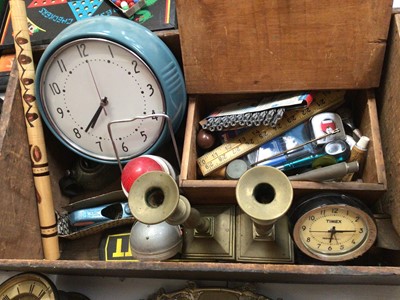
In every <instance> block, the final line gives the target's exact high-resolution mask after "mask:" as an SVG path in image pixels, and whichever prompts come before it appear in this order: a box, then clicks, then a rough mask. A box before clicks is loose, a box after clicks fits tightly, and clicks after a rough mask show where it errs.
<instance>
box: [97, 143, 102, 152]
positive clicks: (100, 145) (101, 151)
mask: <svg viewBox="0 0 400 300" xmlns="http://www.w3.org/2000/svg"><path fill="white" fill-rule="evenodd" d="M96 144H97V145H99V149H100V151H101V152H103V147H101V142H100V141H98V142H96Z"/></svg>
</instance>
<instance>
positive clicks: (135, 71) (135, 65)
mask: <svg viewBox="0 0 400 300" xmlns="http://www.w3.org/2000/svg"><path fill="white" fill-rule="evenodd" d="M132 66H133V72H134V73H135V74H138V73H140V71H139V70H138V62H137V61H136V60H132Z"/></svg>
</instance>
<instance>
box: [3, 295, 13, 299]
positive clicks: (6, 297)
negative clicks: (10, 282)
mask: <svg viewBox="0 0 400 300" xmlns="http://www.w3.org/2000/svg"><path fill="white" fill-rule="evenodd" d="M3 300H11V299H10V297H8V296H7V295H5V296H4V297H3Z"/></svg>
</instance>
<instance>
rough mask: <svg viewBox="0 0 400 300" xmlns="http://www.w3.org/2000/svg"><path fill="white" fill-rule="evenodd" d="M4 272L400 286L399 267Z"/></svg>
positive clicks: (4, 265)
mask: <svg viewBox="0 0 400 300" xmlns="http://www.w3.org/2000/svg"><path fill="white" fill-rule="evenodd" d="M0 269H1V270H10V271H30V270H31V271H32V270H33V271H36V272H43V273H48V274H68V275H79V276H115V277H119V278H123V277H138V278H170V279H183V278H184V279H186V280H223V281H243V280H245V281H246V282H251V281H257V282H282V283H285V282H291V283H318V284H322V283H328V284H332V283H335V284H374V285H398V284H400V268H398V267H385V266H380V267H365V266H345V265H341V266H339V265H335V266H333V265H331V266H329V265H281V264H252V263H224V262H220V263H217V262H215V263H211V262H210V263H207V262H101V261H88V260H76V261H63V260H59V261H52V262H49V261H43V260H42V261H40V260H1V259H0Z"/></svg>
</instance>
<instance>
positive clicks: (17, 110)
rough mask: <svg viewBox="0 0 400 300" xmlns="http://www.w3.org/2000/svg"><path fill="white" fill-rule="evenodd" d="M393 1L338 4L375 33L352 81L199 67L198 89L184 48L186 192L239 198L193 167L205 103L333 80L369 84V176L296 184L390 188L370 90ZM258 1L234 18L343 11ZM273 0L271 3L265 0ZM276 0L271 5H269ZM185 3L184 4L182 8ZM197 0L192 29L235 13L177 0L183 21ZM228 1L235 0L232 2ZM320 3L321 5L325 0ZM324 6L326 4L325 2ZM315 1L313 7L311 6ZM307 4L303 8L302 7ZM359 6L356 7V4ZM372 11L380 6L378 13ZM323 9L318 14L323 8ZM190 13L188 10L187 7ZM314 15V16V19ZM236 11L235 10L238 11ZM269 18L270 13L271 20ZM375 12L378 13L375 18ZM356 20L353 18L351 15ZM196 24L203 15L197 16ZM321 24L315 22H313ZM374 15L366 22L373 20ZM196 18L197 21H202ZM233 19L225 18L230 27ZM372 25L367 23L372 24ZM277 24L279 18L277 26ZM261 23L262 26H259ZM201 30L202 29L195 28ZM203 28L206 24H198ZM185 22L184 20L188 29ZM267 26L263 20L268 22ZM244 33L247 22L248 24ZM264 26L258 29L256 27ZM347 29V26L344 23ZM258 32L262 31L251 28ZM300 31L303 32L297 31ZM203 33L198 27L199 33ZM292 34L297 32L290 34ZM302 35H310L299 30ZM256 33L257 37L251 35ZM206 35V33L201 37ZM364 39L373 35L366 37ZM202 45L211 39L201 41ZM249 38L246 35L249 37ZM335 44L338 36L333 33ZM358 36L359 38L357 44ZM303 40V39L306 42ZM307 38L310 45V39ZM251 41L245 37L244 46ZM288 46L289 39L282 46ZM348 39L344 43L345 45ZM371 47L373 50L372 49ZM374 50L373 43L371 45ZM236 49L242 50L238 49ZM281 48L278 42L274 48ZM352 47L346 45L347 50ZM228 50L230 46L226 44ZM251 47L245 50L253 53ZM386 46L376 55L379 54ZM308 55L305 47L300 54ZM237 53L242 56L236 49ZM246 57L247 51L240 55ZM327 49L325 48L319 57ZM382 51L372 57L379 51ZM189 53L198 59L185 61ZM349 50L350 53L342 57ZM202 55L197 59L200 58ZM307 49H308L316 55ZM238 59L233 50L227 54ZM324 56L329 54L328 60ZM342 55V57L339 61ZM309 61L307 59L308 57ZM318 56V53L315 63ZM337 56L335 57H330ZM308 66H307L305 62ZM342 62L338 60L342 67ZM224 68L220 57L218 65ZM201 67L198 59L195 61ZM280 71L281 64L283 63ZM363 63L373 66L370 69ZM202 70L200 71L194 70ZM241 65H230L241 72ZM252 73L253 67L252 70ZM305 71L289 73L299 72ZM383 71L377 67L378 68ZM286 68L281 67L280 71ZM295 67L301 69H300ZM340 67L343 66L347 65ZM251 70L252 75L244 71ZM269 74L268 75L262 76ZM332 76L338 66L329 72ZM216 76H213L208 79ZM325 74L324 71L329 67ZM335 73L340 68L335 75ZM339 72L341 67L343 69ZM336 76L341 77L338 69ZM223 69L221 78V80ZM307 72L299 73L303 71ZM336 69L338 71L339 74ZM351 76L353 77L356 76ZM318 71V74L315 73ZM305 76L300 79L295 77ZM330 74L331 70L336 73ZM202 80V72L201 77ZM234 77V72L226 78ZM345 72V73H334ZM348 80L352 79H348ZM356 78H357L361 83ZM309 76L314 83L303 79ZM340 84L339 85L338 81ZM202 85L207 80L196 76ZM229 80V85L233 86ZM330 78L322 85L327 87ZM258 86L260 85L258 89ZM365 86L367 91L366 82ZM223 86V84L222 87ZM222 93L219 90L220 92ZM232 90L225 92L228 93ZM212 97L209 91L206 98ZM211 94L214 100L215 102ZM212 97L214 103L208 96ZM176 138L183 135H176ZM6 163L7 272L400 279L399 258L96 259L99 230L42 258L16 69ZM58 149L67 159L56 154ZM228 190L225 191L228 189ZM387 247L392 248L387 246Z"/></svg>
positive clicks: (3, 259) (0, 237) (205, 199)
mask: <svg viewBox="0 0 400 300" xmlns="http://www.w3.org/2000/svg"><path fill="white" fill-rule="evenodd" d="M220 2H221V3H225V2H226V3H228V1H220ZM389 2H390V1H368V2H367V3H368V4H365V1H346V4H344V5H346V6H345V8H343V9H341V10H340V12H341V13H342V14H343V13H345V12H346V13H345V14H344V15H345V17H346V18H348V22H347V23H345V24H346V26H344V25H343V24H342V29H343V26H344V27H346V28H348V27H349V26H350V27H351V26H352V25H354V24H355V25H354V26H356V30H355V32H354V34H353V35H352V37H353V38H356V39H357V38H360V39H361V36H362V37H365V36H366V35H365V34H364V33H368V34H369V33H371V32H374V34H372V35H373V38H372V39H369V38H366V39H365V40H363V41H365V47H368V46H369V47H372V48H366V49H368V50H367V52H368V53H369V54H368V55H366V56H365V55H364V54H362V55H363V57H364V58H366V57H367V58H368V59H360V61H361V60H362V61H363V63H360V62H358V63H356V62H355V61H356V60H357V59H355V60H354V61H353V60H352V58H351V56H352V55H351V54H350V53H347V54H348V57H347V54H346V55H345V56H346V57H347V61H346V63H344V64H343V66H342V67H340V66H339V68H343V69H340V70H341V71H344V70H345V68H346V69H347V68H348V64H353V63H354V69H352V70H353V71H354V70H356V71H354V76H355V77H354V78H353V79H354V80H353V81H351V83H349V82H348V81H347V80H345V79H343V81H342V83H339V82H334V81H330V83H329V78H326V80H327V81H324V82H323V81H322V80H320V81H319V82H316V83H315V84H314V83H313V82H312V80H311V78H310V76H311V77H312V74H311V73H312V72H311V66H310V67H309V70H308V72H307V73H308V78H307V79H305V77H304V80H303V79H301V80H299V81H298V80H295V79H294V78H291V79H290V80H287V81H286V82H284V81H282V84H281V85H279V84H280V83H279V81H278V80H275V81H274V83H273V84H272V83H271V84H269V79H267V77H264V78H262V81H261V82H260V84H259V85H258V83H257V82H256V81H251V82H253V83H254V84H253V85H250V89H247V88H245V86H249V85H248V84H247V83H245V84H243V85H242V86H241V87H238V88H237V89H235V88H234V87H235V86H236V84H238V82H237V81H236V79H235V80H234V81H229V80H228V81H227V80H226V78H230V77H227V76H225V74H223V73H220V74H211V73H210V74H207V70H197V71H199V72H201V73H199V74H202V75H201V76H200V77H202V78H203V79H204V82H203V83H204V89H202V90H197V91H196V90H195V89H194V86H196V85H197V84H195V85H193V82H194V81H193V80H195V81H196V79H193V80H191V79H190V76H197V75H193V74H192V75H190V72H191V71H188V70H189V69H188V64H190V62H191V61H192V62H195V61H197V57H196V55H195V54H196V51H194V50H193V51H194V52H193V53H191V54H190V55H187V53H182V54H183V59H184V61H183V62H184V66H185V69H184V70H185V73H186V78H187V83H188V91H189V93H190V97H189V107H188V122H187V124H186V125H187V127H186V128H184V130H185V139H184V141H183V138H182V141H183V142H184V147H183V150H182V151H183V155H182V169H181V178H180V185H181V188H182V190H183V192H184V194H187V196H188V198H189V199H190V200H191V201H192V202H193V204H200V203H214V202H215V201H221V202H228V203H234V201H235V199H234V198H232V197H231V196H230V193H232V191H233V189H234V185H235V182H227V181H205V180H204V181H203V180H200V179H199V178H198V177H197V175H196V165H195V158H196V156H197V153H196V147H195V144H194V136H195V134H196V131H197V121H198V118H199V117H200V116H201V114H202V113H203V111H202V110H206V109H208V108H209V105H214V104H217V103H222V102H223V101H226V99H237V97H243V94H244V93H255V92H257V93H260V92H264V91H272V90H276V91H278V90H291V89H294V88H299V89H301V87H303V89H308V88H318V89H328V88H339V87H341V88H346V89H347V88H349V89H352V88H355V87H357V88H363V90H359V91H356V92H355V97H354V99H352V100H351V101H354V105H356V106H357V107H358V108H359V110H358V113H357V125H359V126H360V128H361V129H362V130H363V131H364V132H365V134H368V135H370V136H371V137H372V143H371V148H372V151H371V152H369V154H368V158H367V166H366V169H368V171H367V172H366V173H364V174H363V180H364V182H363V183H349V184H344V183H343V185H342V184H332V185H331V184H318V183H307V185H306V187H305V188H304V189H303V188H301V189H300V184H299V185H298V186H297V188H296V186H295V189H296V190H297V192H298V193H299V192H302V191H303V192H304V191H305V192H307V191H317V190H325V189H328V190H341V191H342V190H346V189H348V190H350V191H352V192H354V193H356V194H360V195H371V197H372V198H377V197H378V195H380V194H382V193H383V192H384V191H385V189H386V180H385V172H384V166H383V158H382V149H381V143H380V133H379V126H378V118H377V112H376V102H375V98H374V94H373V91H372V90H365V89H368V88H371V87H374V86H376V85H377V84H378V82H379V72H380V70H379V68H380V66H381V64H382V60H383V57H382V55H383V51H384V48H385V40H386V31H387V26H388V20H387V19H388V18H389V16H390V7H389V6H390V5H389ZM260 3H261V1H258V2H257V1H246V2H238V3H235V6H233V5H232V8H235V9H237V10H238V11H237V12H235V16H236V17H237V19H238V20H240V17H241V16H242V14H246V13H245V11H243V10H242V9H244V7H245V6H246V7H247V6H248V7H250V8H252V9H254V11H255V12H257V13H255V16H256V15H257V16H258V19H257V20H260V19H262V20H263V21H265V20H266V17H267V16H268V14H269V13H268V12H266V9H267V8H270V7H268V5H276V7H274V9H275V13H276V15H275V18H273V19H272V20H271V22H272V23H271V24H272V25H273V24H274V22H278V21H279V20H280V21H279V22H282V23H279V22H278V23H279V24H280V26H281V25H284V22H283V20H284V19H289V20H292V21H293V22H294V23H292V27H291V28H292V29H293V28H297V25H299V24H307V22H308V24H310V26H311V28H313V26H315V24H316V23H315V22H317V20H319V22H320V23H321V22H323V20H324V18H327V20H328V21H327V24H329V23H334V22H333V21H334V19H335V18H336V17H340V16H341V14H339V13H336V9H337V7H336V6H337V5H335V3H333V2H332V3H331V1H323V3H320V1H301V2H300V3H301V4H302V5H303V7H300V4H298V3H299V1H289V2H287V1H286V2H285V3H283V2H279V4H278V2H277V1H275V2H271V1H263V4H262V5H263V7H261V8H257V7H258V5H261V4H260ZM267 3H270V4H267ZM271 3H274V4H271ZM185 4H186V6H187V7H186V6H185ZM198 4H204V5H207V6H206V7H203V13H204V14H207V15H208V16H209V18H208V19H205V20H203V21H204V23H202V24H199V25H198V26H197V25H196V27H194V28H193V30H194V31H196V30H200V31H199V33H200V32H201V30H205V31H206V32H212V31H213V26H212V25H211V24H208V23H209V22H215V20H220V18H221V16H223V15H229V14H230V13H232V9H231V10H230V11H229V12H228V10H227V8H229V7H228V4H225V5H226V6H223V7H222V6H221V5H222V4H220V3H218V1H210V0H207V1H196V2H193V1H185V0H179V1H177V5H178V17H179V16H180V20H182V21H183V19H182V13H183V11H184V10H188V12H189V11H190V10H189V8H190V7H189V6H190V5H194V6H197V5H198ZM229 4H230V5H231V2H230V1H229ZM323 4H324V5H323ZM328 4H330V5H329V6H328ZM314 5H315V6H314ZM277 8H279V9H282V14H280V13H278V12H277V11H276V9H277ZM300 8H301V9H300ZM346 8H347V9H351V12H350V11H349V12H348V11H347V10H346ZM359 9H360V10H359ZM299 13H300V16H301V15H302V14H306V15H307V16H310V20H307V22H306V21H304V22H303V19H302V18H301V17H300V16H299V15H298V14H299ZM374 13H375V14H374ZM319 14H322V16H320V15H319ZM189 15H190V14H189ZM314 17H316V18H317V19H313V18H314ZM235 19H236V18H235ZM268 20H269V19H268ZM371 20H372V21H371ZM220 21H221V22H222V23H221V24H223V22H224V21H222V20H220ZM353 21H354V22H353ZM367 21H371V22H372V23H373V25H371V26H366V28H368V29H366V28H365V27H364V26H365V24H364V25H363V26H362V25H361V24H362V23H365V22H367ZM196 22H197V21H196ZM192 23H193V24H194V23H195V22H194V20H193V22H192ZM317 23H318V22H317ZM367 23H368V22H367ZM196 24H197V23H196ZM230 24H231V23H226V30H228V27H229V26H230ZM261 24H263V23H262V22H261V23H257V22H254V23H249V24H248V25H245V24H243V23H242V24H241V25H240V27H245V28H246V29H247V28H254V27H255V26H258V25H261ZM368 24H369V23H368ZM200 25H203V26H204V28H203V29H201V28H200V27H201V26H200ZM275 25H276V24H275ZM182 26H184V22H182ZM263 27H264V26H263ZM333 27H334V30H333V38H332V40H334V39H336V41H335V42H339V41H338V40H337V37H340V36H341V34H340V33H339V32H337V31H335V30H337V29H338V27H336V29H335V26H333ZM196 28H197V29H196ZM199 28H200V29H199ZM305 28H307V27H303V29H301V30H299V32H297V33H302V34H303V35H304V34H305V35H306V36H309V37H310V39H311V37H312V36H314V33H315V32H314V33H313V31H312V30H311V31H308V32H307V31H304V29H305ZM328 28H331V27H330V26H327V27H326V30H328ZM183 29H184V28H183ZM264 29H266V27H264ZM289 29H290V28H289V27H285V26H283V28H282V32H278V33H282V34H284V35H285V34H286V30H288V31H287V32H289V33H290V30H289ZM274 30H278V31H279V27H277V26H275V29H274ZM246 31H247V30H246ZM378 31H379V32H380V33H379V34H378V35H375V34H376V33H377V32H378ZM182 33H183V35H181V34H180V33H179V35H178V32H177V31H174V32H173V33H168V34H165V33H162V32H160V33H159V35H160V36H161V37H162V38H163V40H164V41H166V43H167V44H168V45H169V46H170V47H171V49H173V52H174V53H175V54H176V55H177V56H180V50H181V49H180V47H179V38H181V39H182V38H184V39H188V38H189V40H187V41H186V40H185V41H182V40H181V45H182V47H183V49H185V45H184V44H185V43H187V44H190V43H191V42H190V41H192V42H193V41H194V40H195V37H196V33H195V32H194V33H193V36H192V38H190V37H188V36H187V34H185V33H184V31H183V32H182ZM235 33H241V34H242V36H239V35H237V40H238V41H242V40H243V37H244V36H246V35H245V31H243V32H242V31H237V32H235ZM259 33H260V34H261V32H259ZM341 33H343V31H341ZM254 34H256V32H255V33H254ZM296 36H297V34H296ZM198 37H200V35H199V36H198ZM292 37H293V36H292ZM303 37H304V36H303ZM253 38H254V36H253ZM351 40H352V39H350V38H347V42H351ZM199 41H201V39H199ZM368 41H369V42H370V43H368ZM203 42H204V43H205V42H206V41H205V40H203ZM287 42H288V44H287V45H286V46H288V45H290V41H289V40H288V41H287ZM311 42H312V40H309V41H307V42H306V44H301V43H299V41H297V42H296V39H294V40H293V43H294V44H293V45H296V46H299V45H300V46H299V47H300V48H296V49H299V51H300V50H302V51H304V50H305V49H306V48H307V47H308V45H309V43H311ZM247 43H249V41H247ZM332 43H333V41H332ZM354 43H355V44H354V45H356V46H357V47H358V46H359V47H361V44H362V42H360V40H358V41H354ZM360 43H361V44H360ZM301 45H303V46H302V47H301ZM306 45H307V47H306ZM248 46H249V45H248ZM282 46H283V45H282ZM341 46H342V47H343V46H344V44H342V45H341ZM374 47H375V48H374ZM226 49H227V47H225V48H224V49H221V52H222V53H221V52H220V53H218V55H216V53H214V52H213V51H212V52H211V53H210V55H211V56H212V55H215V56H214V57H213V62H212V64H210V65H209V70H212V69H213V67H214V66H215V65H217V66H218V64H219V63H220V62H221V63H222V61H220V60H219V59H218V57H219V58H220V59H222V57H223V56H224V51H223V50H226ZM372 49H375V50H372ZM235 50H238V48H237V47H236V48H235ZM274 50H276V49H273V50H272V51H274ZM346 51H350V49H347V50H346ZM229 53H231V55H233V53H232V52H230V51H229ZM251 53H252V52H250V53H248V54H249V55H252V54H251ZM285 53H286V54H285V55H286V56H285V57H284V58H282V59H283V60H281V62H278V61H276V62H275V63H276V65H275V67H274V68H277V66H278V65H279V64H280V63H282V64H284V65H286V67H287V68H289V67H291V68H292V67H293V65H295V60H296V61H297V58H299V57H302V54H301V53H300V52H298V53H296V56H295V57H293V58H292V61H291V63H290V64H289V63H285V62H284V61H285V59H286V58H290V57H289V56H290V55H291V54H290V52H285ZM330 53H331V55H332V56H330V55H329V53H328V54H327V56H326V59H327V60H329V61H330V57H333V56H334V53H333V52H330ZM378 53H380V54H378ZM303 54H304V52H303ZM319 54H320V56H319V57H320V59H321V58H323V56H324V55H325V54H326V53H325V54H324V51H322V50H321V52H320V53H319ZM238 55H239V54H238ZM240 55H243V54H240ZM321 55H322V56H321ZM375 55H376V56H375ZM189 57H192V58H193V60H191V59H189V60H188V58H189ZM340 57H341V58H343V57H344V56H340ZM198 58H200V57H198ZM310 58H311V56H309V57H308V59H310ZM229 59H231V60H232V61H233V60H234V59H235V57H229ZM322 61H323V59H322ZM335 61H336V63H337V60H335ZM366 61H368V62H369V63H371V64H368V66H366V65H364V63H365V62H366ZM308 62H309V63H311V60H309V61H308ZM317 62H321V60H319V61H314V63H317ZM330 62H332V61H330ZM242 63H243V66H245V64H246V63H245V62H244V61H243V62H242ZM305 65H306V64H302V65H301V66H302V67H304V66H305ZM338 65H339V64H337V65H336V66H338ZM221 66H222V65H221ZM321 67H322V65H321ZM196 68H197V67H196ZM252 68H257V65H252ZM324 69H325V70H329V69H330V67H329V66H325V67H324ZM361 69H363V70H364V71H363V72H364V75H363V80H358V79H360V78H359V77H358V76H356V75H357V74H361V73H362V72H361ZM282 70H283V69H282ZM366 70H370V73H369V72H368V71H366ZM197 71H196V72H197ZM237 71H238V70H237V69H235V70H233V72H237ZM253 71H255V70H253ZM278 71H279V72H281V69H279V68H278ZM347 71H348V73H347V75H346V76H345V75H343V76H345V77H346V78H349V76H350V75H349V74H350V73H352V71H349V69H347ZM284 72H286V75H287V74H288V73H287V72H288V70H287V69H286V70H285V71H284ZM299 72H300V71H299V70H297V73H296V72H294V73H295V74H294V75H293V76H300V75H301V74H299ZM375 72H378V73H375ZM323 73H324V72H322V70H321V72H320V73H318V75H317V76H315V78H319V76H320V75H321V74H323ZM281 74H284V73H281ZM296 74H297V75H296ZM343 74H344V73H343ZM247 75H248V74H247ZM264 75H265V74H264ZM330 75H331V76H333V75H332V74H330ZM207 76H211V80H209V79H210V78H208V80H205V79H207V78H206V77H207ZM326 76H328V75H326ZM338 76H339V75H338ZM340 76H342V74H341V75H340ZM340 76H339V77H340ZM369 76H373V77H374V78H370V77H369ZM220 77H221V78H220ZM300 77H301V76H300ZM339 77H338V78H339ZM350 77H351V76H350ZM222 78H225V79H224V80H219V83H220V84H221V85H220V86H217V88H215V87H214V89H211V88H210V89H209V92H210V93H215V94H213V95H207V93H205V92H204V91H205V90H206V89H207V87H209V83H210V82H211V81H213V80H217V79H222ZM315 78H314V79H315ZM297 79H299V77H297ZM331 79H332V78H331ZM199 80H202V79H201V78H200V79H199ZM230 80H232V77H231V78H230ZM338 80H339V79H338ZM345 82H347V83H345ZM355 82H358V83H359V84H358V85H357V84H356V83H355ZM293 83H296V84H298V85H297V86H294V85H291V84H293ZM305 83H307V84H308V85H305ZM342 84H343V85H342ZM200 85H201V84H200ZM229 85H230V87H229ZM324 85H325V86H324ZM255 86H256V88H255ZM364 88H365V89H364ZM218 89H219V91H217V90H218ZM218 94H219V95H218ZM228 94H229V95H230V96H229V97H228V98H227V97H226V96H227V95H228ZM209 96H210V97H212V98H210V97H209ZM209 99H212V101H210V100H209ZM207 100H208V101H207ZM46 137H47V140H46V142H47V144H48V152H49V165H50V172H51V178H52V186H53V193H54V200H55V206H56V208H60V207H62V206H64V205H66V204H68V199H67V198H66V197H64V196H62V195H61V194H60V193H59V189H58V180H59V178H60V177H61V176H62V175H63V171H64V170H65V168H66V166H65V163H66V162H67V161H68V155H67V153H66V149H65V148H64V147H63V146H61V145H60V144H59V143H58V142H57V141H55V140H54V138H52V137H51V135H47V136H46ZM178 138H180V136H179V135H178ZM0 146H1V147H0V171H1V174H2V178H3V186H2V188H1V189H0V196H1V197H0V229H1V232H0V269H1V270H12V271H28V270H30V271H32V270H34V271H37V272H45V273H53V274H54V273H56V274H69V275H91V276H95V275H100V276H115V277H119V278H122V277H145V278H182V279H183V278H184V279H191V280H194V279H196V280H223V281H227V280H231V281H260V282H291V283H317V282H318V283H321V282H324V283H332V282H335V283H337V284H339V283H343V284H359V283H363V284H386V285H387V284H399V283H400V268H398V267H396V265H398V264H395V262H393V264H391V265H388V266H376V265H375V266H353V265H304V264H303V265H301V264H288V265H281V264H263V263H237V262H229V263H228V262H196V261H192V262H189V261H185V262H176V261H166V262H105V261H99V258H98V257H99V256H98V245H99V242H100V238H101V235H100V234H97V235H93V236H90V237H86V238H83V239H79V240H74V241H70V240H68V241H64V240H61V241H60V246H61V259H59V260H57V261H47V260H43V259H42V257H43V256H42V249H41V241H40V231H39V224H38V218H37V208H36V199H35V194H34V187H33V180H32V176H31V171H30V162H29V156H28V147H27V142H26V133H25V128H24V124H23V118H22V106H21V99H20V95H19V89H18V80H17V76H16V70H15V69H14V71H13V73H12V76H11V79H10V82H9V86H8V89H7V95H6V103H5V106H4V108H3V113H2V115H1V119H0ZM60 157H61V158H62V159H60ZM226 191H228V192H227V194H226V195H225V193H226ZM384 253H385V254H387V253H386V252H384Z"/></svg>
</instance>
